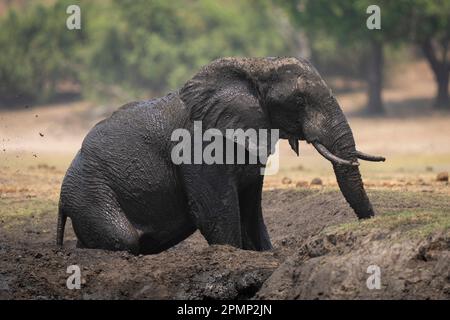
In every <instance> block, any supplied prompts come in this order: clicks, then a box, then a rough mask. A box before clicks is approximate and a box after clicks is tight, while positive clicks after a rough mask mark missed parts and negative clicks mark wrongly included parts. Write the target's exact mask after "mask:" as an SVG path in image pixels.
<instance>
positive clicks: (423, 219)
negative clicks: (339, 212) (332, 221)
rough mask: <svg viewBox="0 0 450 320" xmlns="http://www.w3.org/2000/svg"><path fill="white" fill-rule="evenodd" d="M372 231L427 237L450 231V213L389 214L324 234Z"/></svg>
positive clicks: (427, 210)
mask: <svg viewBox="0 0 450 320" xmlns="http://www.w3.org/2000/svg"><path fill="white" fill-rule="evenodd" d="M372 230H383V231H385V232H386V231H387V232H401V233H402V235H403V236H406V237H427V236H429V235H430V234H432V233H437V232H447V231H449V230H450V211H449V210H443V209H413V210H406V211H399V212H388V213H385V214H383V215H379V216H377V217H375V218H373V219H369V220H364V221H354V222H350V223H344V224H341V225H338V226H332V227H328V228H326V229H325V230H324V231H323V233H324V234H332V233H345V232H355V233H368V232H370V231H372Z"/></svg>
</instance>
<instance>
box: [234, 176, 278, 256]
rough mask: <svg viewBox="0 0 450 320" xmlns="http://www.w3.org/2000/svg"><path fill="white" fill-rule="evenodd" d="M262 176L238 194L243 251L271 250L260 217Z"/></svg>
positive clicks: (267, 234) (261, 216)
mask: <svg viewBox="0 0 450 320" xmlns="http://www.w3.org/2000/svg"><path fill="white" fill-rule="evenodd" d="M263 179H264V176H259V177H258V179H257V181H255V182H254V183H252V184H250V185H249V186H247V187H246V188H245V189H244V190H242V191H241V192H240V193H239V207H240V213H241V224H242V229H241V232H242V243H243V246H244V249H247V250H257V251H264V250H270V249H272V243H271V242H270V237H269V233H268V232H267V228H266V225H265V223H264V218H263V215H262V207H261V198H262V187H263Z"/></svg>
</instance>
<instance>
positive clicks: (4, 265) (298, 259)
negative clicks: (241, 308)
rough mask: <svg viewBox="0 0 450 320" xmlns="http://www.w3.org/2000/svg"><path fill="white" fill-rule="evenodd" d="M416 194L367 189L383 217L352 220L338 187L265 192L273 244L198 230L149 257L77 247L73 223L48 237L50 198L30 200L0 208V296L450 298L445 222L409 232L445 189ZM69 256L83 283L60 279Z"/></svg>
mask: <svg viewBox="0 0 450 320" xmlns="http://www.w3.org/2000/svg"><path fill="white" fill-rule="evenodd" d="M420 195H421V194H420V193H417V194H415V193H407V194H404V193H403V194H402V193H398V194H395V195H392V193H390V192H383V191H373V192H370V197H371V198H372V201H373V204H374V206H375V207H376V208H378V213H379V217H378V218H376V219H379V220H380V222H376V219H373V221H374V222H356V219H355V216H354V213H353V212H352V211H351V209H350V208H349V206H348V205H347V204H346V202H345V200H344V199H343V197H342V195H341V194H340V192H339V191H338V190H333V189H295V188H290V189H284V190H280V189H277V190H272V191H266V192H265V193H264V196H263V198H264V199H263V207H264V210H265V217H266V221H267V225H268V229H269V232H270V234H271V236H272V240H273V244H274V247H275V248H274V250H272V251H268V252H262V253H261V252H252V251H244V250H239V249H236V248H233V247H229V246H208V245H207V243H206V242H205V240H204V239H203V238H202V236H201V235H200V234H199V233H196V234H194V235H193V236H191V237H190V238H188V239H187V240H185V241H184V242H182V243H180V244H179V245H177V246H175V247H173V248H171V249H170V250H167V251H166V252H163V253H160V254H157V255H149V256H133V255H130V254H128V253H124V252H107V251H102V250H86V249H77V248H75V236H74V234H73V232H72V229H71V226H70V223H69V224H68V227H67V232H66V241H65V245H64V248H63V249H59V248H57V247H56V246H55V242H54V238H55V232H54V230H55V221H56V201H53V202H52V201H50V202H49V203H47V204H45V205H44V204H42V203H41V204H37V203H34V202H35V201H38V200H30V206H32V207H33V208H41V209H35V210H34V212H35V213H34V214H31V215H29V214H24V215H22V216H20V217H17V216H3V217H2V221H1V224H0V265H1V268H0V298H1V299H180V298H182V299H249V298H256V299H261V298H264V299H268V298H269V299H272V298H276V299H278V298H282V299H299V298H300V299H315V298H391V297H393V298H424V299H425V298H439V299H448V298H450V284H449V279H450V275H449V265H450V260H449V259H450V256H449V249H450V234H449V229H448V228H447V229H446V228H441V227H442V226H440V227H437V228H432V229H430V230H428V231H427V232H428V233H427V235H426V236H425V235H423V234H419V235H415V234H411V235H408V236H407V237H405V234H406V233H407V232H408V231H410V230H415V229H417V228H418V226H422V227H423V226H426V225H427V224H426V223H427V221H428V222H429V219H428V220H427V219H425V220H423V219H422V220H421V218H420V213H421V212H422V213H423V214H426V212H428V211H429V210H431V211H432V212H437V213H436V214H437V215H438V216H439V217H440V218H442V219H444V221H447V222H446V223H448V218H449V217H448V216H449V215H450V201H449V198H448V197H447V196H445V195H442V194H432V195H430V196H429V197H427V198H423V197H419V196H420ZM10 205H11V206H12V207H14V203H13V202H11V204H10ZM405 210H413V211H414V212H416V213H418V214H416V215H414V217H415V219H416V222H415V224H414V223H413V224H412V225H411V224H410V223H400V224H398V225H397V226H396V227H394V228H393V229H392V226H391V225H390V224H386V221H389V220H388V219H389V217H396V218H398V217H402V212H403V211H405ZM424 212H425V213H424ZM385 215H386V218H385ZM445 219H446V220H445ZM424 221H425V222H424ZM345 223H347V224H345ZM370 223H372V224H374V223H375V226H377V228H372V227H371V226H370ZM353 224H355V225H354V226H353ZM333 226H340V227H337V229H333ZM342 226H346V227H343V228H344V229H343V230H341V229H340V228H342ZM330 228H331V229H330ZM352 228H354V230H353V231H352V230H351V229H352ZM373 264H378V265H379V266H380V268H381V269H382V284H383V286H382V288H381V289H380V290H368V289H367V287H366V279H367V277H368V276H369V275H368V274H366V268H367V267H368V266H369V265H373ZM70 265H78V266H79V267H80V269H81V275H82V282H81V289H80V290H69V289H68V288H67V286H66V281H67V278H68V276H69V275H70V274H68V273H66V271H67V267H68V266H70Z"/></svg>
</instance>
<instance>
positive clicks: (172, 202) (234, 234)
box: [57, 58, 384, 254]
mask: <svg viewBox="0 0 450 320" xmlns="http://www.w3.org/2000/svg"><path fill="white" fill-rule="evenodd" d="M195 121H201V122H202V125H203V127H204V129H207V128H216V129H217V130H219V131H221V130H222V131H223V130H226V129H230V128H232V129H233V128H234V129H236V128H242V129H249V128H254V129H267V130H274V129H278V130H279V137H280V138H281V139H288V140H289V143H290V145H291V147H292V148H293V150H294V151H295V152H297V154H298V143H299V140H304V141H306V142H307V143H311V144H312V145H314V147H315V148H316V149H317V151H318V152H319V153H320V154H321V155H322V156H324V157H325V158H327V159H328V160H330V161H331V163H332V164H333V167H334V171H335V174H336V177H337V181H338V184H339V187H340V189H341V191H342V193H343V195H344V197H345V199H346V200H347V202H348V203H349V204H350V206H351V207H352V208H353V210H354V211H355V213H356V215H357V216H358V217H359V218H369V217H372V216H373V215H374V210H373V209H372V205H371V203H370V201H369V199H368V197H367V195H366V192H365V190H364V186H363V182H362V180H361V175H360V171H359V169H358V161H357V159H358V158H359V159H364V160H369V161H384V158H382V157H376V156H371V155H367V154H363V153H361V152H359V151H357V150H356V148H355V141H354V139H353V135H352V131H351V129H350V127H349V125H348V123H347V121H346V118H345V116H344V114H343V112H342V110H341V109H340V107H339V105H338V103H337V101H336V99H335V98H334V97H333V94H332V92H331V90H330V89H329V88H328V86H327V85H326V84H325V82H324V81H323V80H322V78H321V77H320V75H319V74H318V72H317V71H316V70H315V69H314V67H313V66H312V65H311V64H310V63H309V62H308V61H306V60H303V59H297V58H222V59H218V60H216V61H213V62H212V63H210V64H208V65H206V66H205V67H203V68H202V69H201V70H200V71H199V72H198V73H197V74H196V75H195V76H194V77H193V78H192V79H191V80H189V81H188V82H187V83H186V84H185V85H184V86H183V87H182V88H181V89H180V90H178V91H176V92H172V93H170V94H168V95H166V96H165V97H163V98H158V99H153V100H148V101H141V102H133V103H129V104H126V105H125V106H123V107H121V108H120V109H118V110H117V111H116V112H114V113H113V114H112V115H111V116H110V117H109V118H107V119H105V120H103V121H101V122H99V123H98V124H97V125H96V126H95V127H94V128H93V129H92V130H91V131H90V132H89V133H88V135H87V136H86V138H85V139H84V141H83V143H82V147H81V149H80V151H79V152H78V154H77V155H76V157H75V159H74V160H73V162H72V164H71V165H70V168H69V169H68V171H67V173H66V176H65V178H64V181H63V184H62V187H61V195H60V203H59V214H58V226H57V244H58V245H60V246H61V245H62V242H63V234H64V227H65V223H66V219H67V217H70V218H71V220H72V225H73V228H74V231H75V234H76V236H77V239H78V246H79V247H83V248H99V249H106V250H126V251H129V252H131V253H134V254H152V253H158V252H161V251H163V250H166V249H168V248H170V247H171V246H174V245H175V244H177V243H179V242H180V241H182V240H183V239H185V238H187V237H188V236H189V235H191V234H192V233H193V232H194V231H196V230H197V229H198V230H200V232H201V234H202V235H203V236H204V237H205V239H206V240H207V241H208V243H209V244H228V245H232V246H235V247H238V248H243V249H248V250H258V251H261V250H268V249H271V248H272V245H271V242H270V238H269V235H268V232H267V230H266V226H265V224H264V219H263V215H262V210H261V193H262V186H263V178H264V175H261V168H264V165H265V163H264V161H262V162H258V163H256V164H255V163H248V162H244V163H240V164H233V163H231V164H229V163H226V164H219V163H213V164H206V163H181V164H175V163H174V161H173V159H172V151H173V148H174V145H175V142H174V141H173V140H172V133H173V132H174V130H176V129H179V128H184V129H186V130H188V132H193V130H194V122H195ZM203 143H204V142H202V145H201V147H202V148H204V147H205V146H204V144H203ZM269 149H270V150H268V152H272V151H273V148H271V147H269ZM247 151H248V150H247Z"/></svg>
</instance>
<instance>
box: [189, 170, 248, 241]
mask: <svg viewBox="0 0 450 320" xmlns="http://www.w3.org/2000/svg"><path fill="white" fill-rule="evenodd" d="M180 171H181V176H182V180H183V183H184V187H185V192H186V195H187V200H188V202H189V208H190V215H191V218H192V219H193V222H194V223H195V225H196V226H197V228H198V229H199V230H200V232H201V233H202V235H203V236H204V237H205V239H206V240H207V241H208V243H209V244H223V245H225V244H228V245H232V246H234V247H237V248H242V247H243V246H242V236H241V219H240V213H239V197H238V192H237V187H236V184H235V181H234V179H233V178H232V176H230V175H229V174H228V173H227V168H226V166H207V165H186V166H181V167H180Z"/></svg>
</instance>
